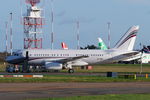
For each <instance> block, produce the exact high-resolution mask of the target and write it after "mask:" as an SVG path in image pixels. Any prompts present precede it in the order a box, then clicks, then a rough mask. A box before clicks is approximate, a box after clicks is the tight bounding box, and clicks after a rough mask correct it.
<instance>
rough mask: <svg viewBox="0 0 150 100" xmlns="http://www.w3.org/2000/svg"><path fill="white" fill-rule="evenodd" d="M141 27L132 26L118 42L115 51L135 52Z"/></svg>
mask: <svg viewBox="0 0 150 100" xmlns="http://www.w3.org/2000/svg"><path fill="white" fill-rule="evenodd" d="M138 30H139V26H132V27H131V28H129V30H128V31H127V32H126V33H125V34H124V35H123V37H122V38H121V39H120V40H119V41H118V42H117V44H116V46H115V47H114V48H115V49H123V50H128V51H130V50H133V47H134V43H135V40H136V35H137V32H138Z"/></svg>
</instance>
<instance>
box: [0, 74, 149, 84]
mask: <svg viewBox="0 0 150 100" xmlns="http://www.w3.org/2000/svg"><path fill="white" fill-rule="evenodd" d="M48 82H150V78H148V79H146V78H143V77H140V78H137V79H136V80H135V79H134V78H128V79H125V78H112V77H102V76H80V75H79V76H76V75H46V76H44V77H43V78H18V77H17V78H16V77H5V78H0V83H48Z"/></svg>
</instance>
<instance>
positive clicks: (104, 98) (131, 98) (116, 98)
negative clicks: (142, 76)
mask: <svg viewBox="0 0 150 100" xmlns="http://www.w3.org/2000/svg"><path fill="white" fill-rule="evenodd" d="M149 98H150V94H120V95H119V94H109V95H98V96H74V97H62V98H41V99H27V100H149Z"/></svg>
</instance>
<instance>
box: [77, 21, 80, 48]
mask: <svg viewBox="0 0 150 100" xmlns="http://www.w3.org/2000/svg"><path fill="white" fill-rule="evenodd" d="M79 34H80V22H79V21H77V41H78V44H77V49H80V36H79Z"/></svg>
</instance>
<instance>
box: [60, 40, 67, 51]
mask: <svg viewBox="0 0 150 100" xmlns="http://www.w3.org/2000/svg"><path fill="white" fill-rule="evenodd" d="M61 46H62V49H64V50H68V47H67V45H66V44H65V43H64V42H62V43H61Z"/></svg>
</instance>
